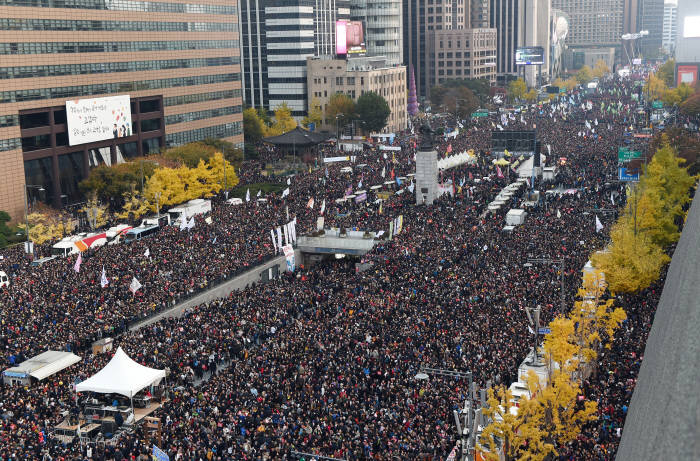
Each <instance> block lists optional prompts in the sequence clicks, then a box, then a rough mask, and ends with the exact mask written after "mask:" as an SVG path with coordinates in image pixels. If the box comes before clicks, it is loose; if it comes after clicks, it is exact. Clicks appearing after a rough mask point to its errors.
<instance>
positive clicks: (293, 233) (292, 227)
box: [289, 218, 297, 243]
mask: <svg viewBox="0 0 700 461" xmlns="http://www.w3.org/2000/svg"><path fill="white" fill-rule="evenodd" d="M289 232H290V234H289V235H290V237H291V238H292V242H293V243H297V218H294V220H292V222H290V223H289Z"/></svg>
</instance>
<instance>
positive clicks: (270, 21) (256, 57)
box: [241, 0, 350, 118]
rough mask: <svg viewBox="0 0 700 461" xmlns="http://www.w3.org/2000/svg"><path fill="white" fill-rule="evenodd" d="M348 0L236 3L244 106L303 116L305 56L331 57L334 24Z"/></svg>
mask: <svg viewBox="0 0 700 461" xmlns="http://www.w3.org/2000/svg"><path fill="white" fill-rule="evenodd" d="M339 19H345V20H349V19H350V2H349V0H319V1H316V0H281V1H273V0H244V1H243V2H242V3H241V24H242V31H241V35H242V41H241V54H242V57H243V58H242V69H243V72H242V73H243V86H244V96H245V103H246V104H248V105H250V106H255V107H264V108H265V109H267V110H270V111H272V110H274V109H275V108H276V107H278V106H279V105H281V104H282V103H286V104H287V106H289V108H290V109H291V110H292V115H293V116H294V117H296V118H301V117H303V116H304V115H305V114H306V111H307V106H308V100H307V91H306V58H307V57H310V56H323V55H329V54H332V53H335V23H336V21H337V20H339Z"/></svg>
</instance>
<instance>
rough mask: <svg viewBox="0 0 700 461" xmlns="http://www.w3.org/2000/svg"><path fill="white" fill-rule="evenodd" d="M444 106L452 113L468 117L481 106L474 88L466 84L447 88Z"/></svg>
mask: <svg viewBox="0 0 700 461" xmlns="http://www.w3.org/2000/svg"><path fill="white" fill-rule="evenodd" d="M444 106H445V109H446V110H447V112H449V113H450V114H457V116H458V117H460V118H466V117H469V116H470V115H471V113H472V112H474V111H475V110H476V109H477V108H478V107H479V100H478V99H477V98H476V96H474V93H473V92H472V90H470V89H469V88H467V87H466V86H459V87H452V88H447V93H445V96H444Z"/></svg>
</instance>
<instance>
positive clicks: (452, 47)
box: [425, 29, 496, 96]
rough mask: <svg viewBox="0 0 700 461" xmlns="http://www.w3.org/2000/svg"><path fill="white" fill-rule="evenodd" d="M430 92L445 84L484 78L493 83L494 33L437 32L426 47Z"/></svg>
mask: <svg viewBox="0 0 700 461" xmlns="http://www.w3.org/2000/svg"><path fill="white" fill-rule="evenodd" d="M426 48H427V54H428V59H427V60H426V63H427V65H426V67H425V71H426V77H425V81H426V82H427V83H428V96H429V95H430V91H429V90H430V88H432V87H434V86H436V85H440V84H442V83H443V82H444V81H445V80H454V79H457V80H461V79H468V78H483V79H487V80H488V81H489V82H491V83H496V29H458V30H436V31H433V32H432V33H430V34H429V35H428V42H427V43H426Z"/></svg>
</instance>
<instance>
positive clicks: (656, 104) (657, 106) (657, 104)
mask: <svg viewBox="0 0 700 461" xmlns="http://www.w3.org/2000/svg"><path fill="white" fill-rule="evenodd" d="M651 108H652V109H663V108H664V103H663V102H661V101H654V102H652V103H651Z"/></svg>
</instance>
